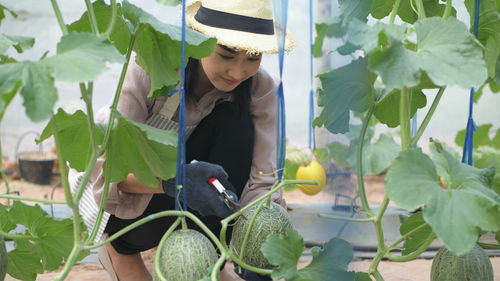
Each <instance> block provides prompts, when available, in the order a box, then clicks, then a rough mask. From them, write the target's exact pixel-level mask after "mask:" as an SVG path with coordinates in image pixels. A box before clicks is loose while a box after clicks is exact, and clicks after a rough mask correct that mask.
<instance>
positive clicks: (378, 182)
mask: <svg viewBox="0 0 500 281" xmlns="http://www.w3.org/2000/svg"><path fill="white" fill-rule="evenodd" d="M9 178H10V181H9V184H10V188H11V190H13V191H18V192H19V193H20V195H22V196H28V197H36V198H53V199H55V200H64V194H63V190H62V188H53V187H54V186H55V185H56V184H57V183H58V180H59V178H58V177H57V176H56V177H54V178H53V179H52V182H51V184H50V185H37V184H33V183H30V182H27V181H25V180H23V179H20V178H19V175H17V174H15V173H14V174H11V175H9ZM355 182H356V179H355V178H353V177H349V176H342V177H340V178H336V179H335V180H334V181H333V182H329V183H328V184H327V186H326V187H325V189H324V190H323V191H322V192H320V193H319V194H317V195H314V196H306V195H304V194H303V193H302V192H301V191H300V190H298V189H296V190H293V191H291V192H286V193H285V198H286V200H287V202H288V203H304V202H322V203H333V202H334V200H335V196H334V194H336V193H341V194H343V195H345V196H347V197H353V196H354V193H355V191H354V189H353V188H352V187H353V186H355V185H356V183H355ZM383 182H384V179H383V176H368V177H366V178H365V185H366V186H365V188H366V193H367V195H368V198H369V203H370V204H380V202H381V201H382V199H383V196H384V189H383ZM0 190H2V191H3V190H5V186H4V184H3V183H2V184H1V185H0ZM345 196H344V197H345ZM0 202H1V201H0ZM154 254H155V250H154V249H153V250H150V251H147V252H144V253H143V254H142V255H143V258H144V260H145V263H146V265H147V266H148V268H149V269H150V270H151V269H152V263H153V259H154ZM491 262H492V264H493V269H494V274H495V279H494V280H495V281H500V257H491ZM308 263H309V261H307V260H303V261H301V262H300V264H299V266H300V267H303V266H306V265H307V264H308ZM370 263H371V260H370V259H359V258H356V257H355V258H354V260H353V261H352V262H351V264H350V265H349V269H350V270H355V271H365V272H366V271H367V270H368V267H369V266H370ZM431 263H432V260H431V259H416V260H413V261H411V262H404V263H396V262H390V261H382V262H381V263H380V265H379V267H378V269H379V271H380V273H381V274H382V276H383V277H384V279H385V280H386V281H428V280H430V269H431ZM227 264H228V265H227V266H226V269H225V270H226V272H227V273H228V274H229V276H230V277H229V280H228V281H231V280H232V281H241V280H242V279H240V278H238V277H237V276H236V274H234V273H233V270H232V266H231V265H230V263H227ZM57 274H58V272H57V271H55V272H47V273H44V274H39V275H38V277H37V279H36V280H38V281H48V280H53V279H54V278H55V277H56V276H57ZM5 280H6V281H12V280H16V279H13V278H12V277H10V276H7V277H6V279H5ZM66 280H75V281H76V280H78V281H107V280H110V278H109V276H108V274H107V273H106V271H105V270H104V269H103V268H102V267H101V265H100V264H95V263H86V264H78V265H75V266H74V267H73V269H72V271H71V273H70V274H69V276H68V277H67V279H66Z"/></svg>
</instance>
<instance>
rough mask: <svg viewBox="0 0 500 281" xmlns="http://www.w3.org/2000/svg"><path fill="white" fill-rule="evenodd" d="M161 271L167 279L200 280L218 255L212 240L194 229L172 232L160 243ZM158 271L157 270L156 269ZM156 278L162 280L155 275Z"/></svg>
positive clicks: (171, 280) (179, 280) (174, 280)
mask: <svg viewBox="0 0 500 281" xmlns="http://www.w3.org/2000/svg"><path fill="white" fill-rule="evenodd" d="M157 251H160V253H159V255H157V258H159V259H160V260H159V261H158V262H157V263H156V264H159V271H160V272H161V274H162V275H163V278H164V279H166V280H167V281H193V280H200V279H201V278H203V276H205V275H207V274H208V273H209V268H210V267H211V266H212V265H214V264H215V263H216V262H217V259H218V256H217V252H216V251H215V248H214V246H213V244H212V243H211V242H210V240H209V239H208V238H207V237H206V236H205V235H203V234H201V233H200V232H198V231H196V230H192V229H180V230H176V231H174V232H172V233H171V234H170V235H169V236H168V237H167V238H166V239H165V241H163V243H160V245H159V246H158V250H157ZM155 273H156V270H155ZM155 280H162V279H160V278H158V276H155Z"/></svg>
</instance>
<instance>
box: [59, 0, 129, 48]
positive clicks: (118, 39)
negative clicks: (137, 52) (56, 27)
mask: <svg viewBox="0 0 500 281" xmlns="http://www.w3.org/2000/svg"><path fill="white" fill-rule="evenodd" d="M92 9H93V10H94V15H95V18H96V21H97V26H98V27H99V32H102V33H104V32H105V31H106V29H107V28H108V25H109V22H110V21H111V7H110V6H109V5H108V4H106V3H105V2H104V0H97V1H95V2H94V3H93V4H92ZM68 30H69V31H78V32H89V33H91V32H92V27H91V25H90V21H89V15H88V12H87V11H86V12H85V13H83V15H82V16H81V17H80V19H78V20H77V21H75V22H73V23H72V24H71V25H69V26H68ZM109 40H110V41H111V43H112V44H113V45H114V46H115V47H116V48H117V49H118V50H119V51H120V52H121V53H122V54H125V53H126V52H127V48H128V46H129V42H130V30H129V29H128V26H127V23H126V22H125V20H124V19H123V16H122V10H121V5H120V4H117V11H116V16H115V25H114V28H113V31H112V32H111V34H110V36H109Z"/></svg>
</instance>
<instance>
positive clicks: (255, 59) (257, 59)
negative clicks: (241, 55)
mask: <svg viewBox="0 0 500 281" xmlns="http://www.w3.org/2000/svg"><path fill="white" fill-rule="evenodd" d="M248 60H249V61H259V60H260V58H248Z"/></svg>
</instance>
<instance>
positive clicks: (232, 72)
mask: <svg viewBox="0 0 500 281" xmlns="http://www.w3.org/2000/svg"><path fill="white" fill-rule="evenodd" d="M228 74H229V76H231V78H232V79H235V80H238V81H239V80H243V79H244V78H245V77H247V71H246V69H245V67H244V66H243V64H242V63H235V64H234V65H232V66H231V67H230V68H229V70H228Z"/></svg>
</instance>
